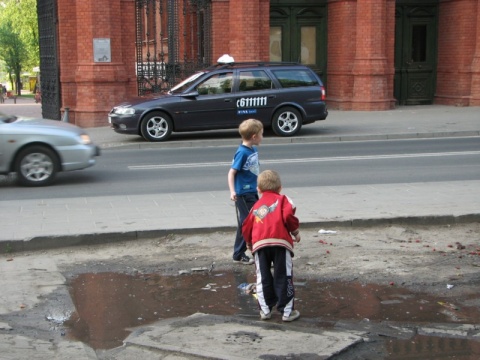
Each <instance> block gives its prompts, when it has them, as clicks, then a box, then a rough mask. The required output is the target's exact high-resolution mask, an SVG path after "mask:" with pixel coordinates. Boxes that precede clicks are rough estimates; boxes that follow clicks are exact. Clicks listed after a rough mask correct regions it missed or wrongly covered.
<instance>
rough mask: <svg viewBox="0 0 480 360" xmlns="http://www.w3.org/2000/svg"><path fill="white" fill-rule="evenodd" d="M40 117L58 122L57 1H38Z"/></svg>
mask: <svg viewBox="0 0 480 360" xmlns="http://www.w3.org/2000/svg"><path fill="white" fill-rule="evenodd" d="M37 16H38V32H39V44H40V91H41V93H42V116H43V117H44V118H46V119H52V120H60V71H59V65H58V53H57V28H56V26H57V1H56V0H38V2H37Z"/></svg>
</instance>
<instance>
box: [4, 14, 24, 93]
mask: <svg viewBox="0 0 480 360" xmlns="http://www.w3.org/2000/svg"><path fill="white" fill-rule="evenodd" d="M0 48H1V49H2V51H1V52H0V56H1V57H2V59H3V61H5V68H6V70H7V73H8V77H9V80H10V83H11V84H12V87H13V88H14V89H15V90H16V93H17V95H21V86H20V83H21V80H22V79H21V74H22V64H23V63H24V62H25V61H26V59H27V58H28V55H27V51H26V48H25V44H24V43H23V41H22V39H21V38H20V35H19V34H18V33H16V32H15V31H14V29H13V27H12V24H11V23H10V22H2V24H1V25H0ZM14 84H15V85H14Z"/></svg>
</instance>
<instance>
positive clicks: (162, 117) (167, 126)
mask: <svg viewBox="0 0 480 360" xmlns="http://www.w3.org/2000/svg"><path fill="white" fill-rule="evenodd" d="M140 130H141V132H142V136H143V137H144V139H145V140H148V141H165V140H167V139H168V138H169V137H170V135H171V133H172V130H173V123H172V120H171V119H170V116H168V115H167V114H164V113H161V112H152V113H150V114H148V115H147V116H145V118H144V119H143V121H142V125H141V129H140Z"/></svg>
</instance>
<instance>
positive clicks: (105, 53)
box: [93, 39, 112, 62]
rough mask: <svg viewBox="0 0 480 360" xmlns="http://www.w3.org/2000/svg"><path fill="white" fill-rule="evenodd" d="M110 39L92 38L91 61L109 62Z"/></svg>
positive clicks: (110, 59)
mask: <svg viewBox="0 0 480 360" xmlns="http://www.w3.org/2000/svg"><path fill="white" fill-rule="evenodd" d="M111 56H112V54H111V49H110V39H93V61H94V62H111V61H112V57H111Z"/></svg>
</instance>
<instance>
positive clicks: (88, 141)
mask: <svg viewBox="0 0 480 360" xmlns="http://www.w3.org/2000/svg"><path fill="white" fill-rule="evenodd" d="M80 143H82V144H83V145H88V144H91V143H92V139H90V136H88V135H87V134H82V135H80Z"/></svg>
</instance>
